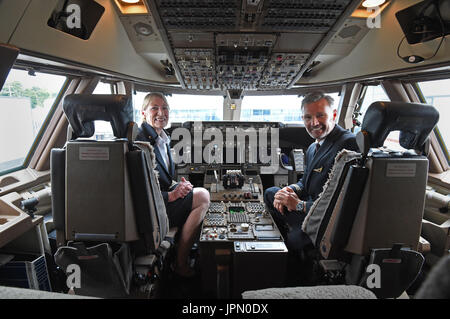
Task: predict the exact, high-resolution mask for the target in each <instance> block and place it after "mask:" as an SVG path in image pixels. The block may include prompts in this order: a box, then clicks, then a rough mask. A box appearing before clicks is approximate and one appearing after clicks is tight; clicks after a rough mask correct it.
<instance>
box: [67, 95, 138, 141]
mask: <svg viewBox="0 0 450 319" xmlns="http://www.w3.org/2000/svg"><path fill="white" fill-rule="evenodd" d="M63 111H64V114H65V115H66V117H67V119H68V121H69V124H70V126H71V128H72V130H73V134H72V139H75V138H78V137H91V136H93V135H94V132H95V127H94V121H99V120H100V121H108V122H110V123H111V127H112V130H113V133H114V136H115V137H117V138H126V137H127V130H128V126H129V123H130V122H133V105H132V100H131V97H130V96H126V95H110V94H70V95H67V96H66V97H65V98H64V102H63Z"/></svg>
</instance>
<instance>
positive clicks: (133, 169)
mask: <svg viewBox="0 0 450 319" xmlns="http://www.w3.org/2000/svg"><path fill="white" fill-rule="evenodd" d="M63 110H64V113H65V115H66V117H67V120H68V122H69V127H68V140H67V142H66V145H65V146H64V148H62V149H53V150H52V152H51V186H52V212H53V220H54V224H55V228H56V235H57V245H58V250H57V251H56V253H55V255H54V258H55V261H56V263H57V265H58V266H59V267H61V268H62V269H63V270H64V272H65V273H66V275H67V285H68V288H73V290H74V292H75V293H76V294H79V295H86V296H96V297H107V298H115V297H118V298H126V297H129V296H132V297H143V298H153V297H157V296H158V291H159V289H158V285H159V284H160V280H159V279H160V277H161V273H162V272H163V271H164V270H165V269H166V268H168V267H167V259H168V258H167V256H168V252H169V251H171V250H170V248H171V247H173V240H174V234H175V232H176V230H175V229H172V230H169V222H168V218H167V215H166V210H165V206H164V201H163V198H162V195H161V192H160V188H159V182H158V178H157V176H156V173H155V171H154V169H155V162H154V154H153V149H152V146H151V145H150V144H149V143H145V142H135V141H134V138H135V137H136V135H137V130H138V129H137V125H136V123H134V122H133V107H132V102H131V97H129V96H125V95H85V94H72V95H68V96H66V97H65V99H64V103H63ZM96 120H102V121H108V122H110V124H111V127H112V130H113V133H114V137H113V138H111V139H104V140H93V139H90V138H91V137H92V136H93V135H94V131H95V129H94V121H96ZM77 276H78V277H77Z"/></svg>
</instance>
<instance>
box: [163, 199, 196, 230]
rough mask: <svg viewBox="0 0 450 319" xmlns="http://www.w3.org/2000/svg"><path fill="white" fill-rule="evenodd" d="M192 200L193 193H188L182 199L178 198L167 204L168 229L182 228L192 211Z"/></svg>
mask: <svg viewBox="0 0 450 319" xmlns="http://www.w3.org/2000/svg"><path fill="white" fill-rule="evenodd" d="M193 198H194V192H193V191H190V192H189V193H188V194H187V195H186V196H185V197H184V198H178V199H177V200H175V201H173V202H170V203H167V205H166V211H167V216H168V217H169V226H170V227H180V228H181V227H183V225H184V223H185V222H186V219H187V218H188V216H189V214H190V213H191V211H192V200H193Z"/></svg>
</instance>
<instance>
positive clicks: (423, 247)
mask: <svg viewBox="0 0 450 319" xmlns="http://www.w3.org/2000/svg"><path fill="white" fill-rule="evenodd" d="M417 251H418V252H419V253H421V254H426V253H429V252H430V251H431V245H430V242H429V241H428V240H426V239H425V238H423V237H422V236H420V238H419V245H418V246H417Z"/></svg>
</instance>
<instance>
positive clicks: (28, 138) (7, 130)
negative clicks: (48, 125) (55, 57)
mask: <svg viewBox="0 0 450 319" xmlns="http://www.w3.org/2000/svg"><path fill="white" fill-rule="evenodd" d="M65 81H66V77H64V76H60V75H53V74H45V73H38V72H35V73H31V72H28V71H22V70H16V69H12V70H11V71H10V72H9V75H8V78H7V79H6V82H5V84H4V86H3V89H2V90H1V91H0V150H1V151H0V175H2V174H6V173H8V172H10V171H13V170H16V169H20V168H22V167H23V164H24V162H25V159H26V158H27V155H28V153H29V152H30V150H31V147H32V145H33V142H34V141H35V140H36V138H37V137H38V136H39V135H40V134H39V133H40V131H41V128H42V126H43V125H44V123H45V120H46V118H47V117H48V115H49V113H50V112H51V111H52V110H53V108H52V106H53V104H54V102H55V100H56V98H57V96H58V93H59V92H60V91H61V88H62V87H63V85H64V83H65Z"/></svg>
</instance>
